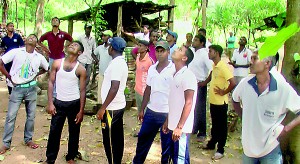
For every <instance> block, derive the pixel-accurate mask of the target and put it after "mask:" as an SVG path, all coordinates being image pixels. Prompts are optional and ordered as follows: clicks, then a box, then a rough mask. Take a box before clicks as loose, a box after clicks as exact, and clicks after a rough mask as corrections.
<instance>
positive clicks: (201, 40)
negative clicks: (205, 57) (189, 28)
mask: <svg viewBox="0 0 300 164" xmlns="http://www.w3.org/2000/svg"><path fill="white" fill-rule="evenodd" d="M195 38H198V39H199V41H200V43H201V42H203V43H204V44H203V46H204V47H205V44H206V38H205V36H203V35H201V34H198V35H196V36H195Z"/></svg>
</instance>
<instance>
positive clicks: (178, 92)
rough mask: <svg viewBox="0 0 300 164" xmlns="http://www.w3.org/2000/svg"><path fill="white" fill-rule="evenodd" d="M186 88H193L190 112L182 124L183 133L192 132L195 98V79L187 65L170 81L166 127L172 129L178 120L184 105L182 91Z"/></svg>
mask: <svg viewBox="0 0 300 164" xmlns="http://www.w3.org/2000/svg"><path fill="white" fill-rule="evenodd" d="M186 90H193V91H194V96H193V104H192V107H191V112H190V114H189V116H188V118H187V120H186V121H185V124H184V125H183V128H182V132H183V133H192V130H193V125H194V109H195V104H196V98H197V80H196V77H195V75H194V74H193V72H192V71H190V70H189V69H187V67H186V66H185V67H183V68H181V69H180V70H179V71H178V72H177V73H176V74H175V75H174V79H173V80H172V81H171V86H170V95H169V108H170V111H169V114H168V128H169V129H170V130H174V129H175V128H176V127H177V125H178V123H179V120H180V117H181V115H182V112H183V108H184V105H185V97H184V92H185V91H186Z"/></svg>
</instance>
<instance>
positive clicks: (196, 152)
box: [0, 81, 242, 164]
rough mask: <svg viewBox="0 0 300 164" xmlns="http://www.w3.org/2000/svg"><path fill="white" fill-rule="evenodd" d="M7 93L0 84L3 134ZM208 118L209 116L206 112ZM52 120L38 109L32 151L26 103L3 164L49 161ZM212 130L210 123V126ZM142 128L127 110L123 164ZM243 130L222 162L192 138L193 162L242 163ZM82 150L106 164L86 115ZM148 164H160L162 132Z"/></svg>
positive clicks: (97, 132)
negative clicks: (27, 142)
mask: <svg viewBox="0 0 300 164" xmlns="http://www.w3.org/2000/svg"><path fill="white" fill-rule="evenodd" d="M7 103H8V94H7V89H6V85H5V82H4V81H1V82H0V105H1V108H0V135H1V139H2V134H3V130H4V122H5V116H6V112H7ZM207 114H208V115H207V116H208V118H210V117H209V113H207ZM50 119H51V117H50V116H49V115H48V114H47V113H46V112H45V109H44V108H41V107H38V108H37V112H36V119H35V134H34V140H35V142H37V143H39V144H40V147H39V148H38V149H35V150H33V149H30V148H29V147H27V146H25V145H24V144H23V133H24V132H23V131H24V123H25V108H24V104H22V105H21V108H20V110H19V113H18V117H17V121H16V125H15V131H14V135H13V141H12V148H11V150H10V151H8V152H7V153H6V154H5V155H4V160H3V161H2V163H13V164H19V163H20V164H32V163H39V162H40V163H41V162H42V161H44V160H45V159H46V156H45V152H46V145H47V138H48V132H49V125H50ZM208 127H209V128H208V130H210V124H209V125H208ZM137 128H139V127H138V126H137V122H136V110H135V108H131V109H130V110H127V111H126V112H125V115H124V130H125V150H124V156H123V163H131V161H132V158H133V156H134V154H135V147H136V142H137V138H134V137H132V132H133V130H134V129H137ZM208 134H209V133H208ZM240 134H241V132H240V130H237V131H235V132H234V133H229V136H228V140H227V144H226V148H225V157H224V158H223V159H221V160H219V161H212V160H211V156H212V155H213V154H214V151H203V150H201V149H199V148H198V147H199V146H200V145H201V143H198V142H196V138H195V136H192V137H191V140H190V154H191V155H190V156H191V163H197V164H198V163H204V164H206V163H225V164H239V163H241V152H242V150H241V143H240V142H241V141H240ZM67 140H68V134H67V124H65V129H64V130H63V133H62V137H61V147H60V152H59V155H58V159H57V163H58V164H61V163H66V162H65V160H64V155H65V154H66V152H67V142H68V141H67ZM80 150H83V151H85V152H86V154H87V156H88V158H89V163H93V164H94V163H95V164H96V163H101V164H102V163H104V164H105V163H107V161H106V156H105V154H104V148H103V144H102V134H101V129H100V122H99V121H98V120H96V119H95V117H93V116H85V117H84V121H83V123H82V128H81V135H80ZM0 160H1V156H0ZM78 163H79V164H84V163H88V162H85V161H78ZM146 163H147V164H152V163H160V142H159V133H158V135H157V136H156V138H155V141H154V143H153V145H152V147H151V149H150V152H149V154H148V157H147V159H146Z"/></svg>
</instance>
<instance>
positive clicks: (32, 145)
mask: <svg viewBox="0 0 300 164" xmlns="http://www.w3.org/2000/svg"><path fill="white" fill-rule="evenodd" d="M26 145H27V146H28V147H30V148H31V149H36V148H38V147H39V145H38V144H35V143H34V142H32V141H29V142H27V143H26Z"/></svg>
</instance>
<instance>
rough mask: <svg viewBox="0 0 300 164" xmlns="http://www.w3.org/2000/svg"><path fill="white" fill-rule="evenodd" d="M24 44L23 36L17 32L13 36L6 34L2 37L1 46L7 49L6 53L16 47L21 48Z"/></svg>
mask: <svg viewBox="0 0 300 164" xmlns="http://www.w3.org/2000/svg"><path fill="white" fill-rule="evenodd" d="M23 46H24V41H23V39H22V37H21V36H20V35H19V34H17V33H13V36H12V38H10V37H8V36H7V35H6V36H5V37H3V38H2V41H1V47H2V48H4V49H5V52H4V53H6V52H8V51H10V50H12V49H14V48H20V47H23Z"/></svg>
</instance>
